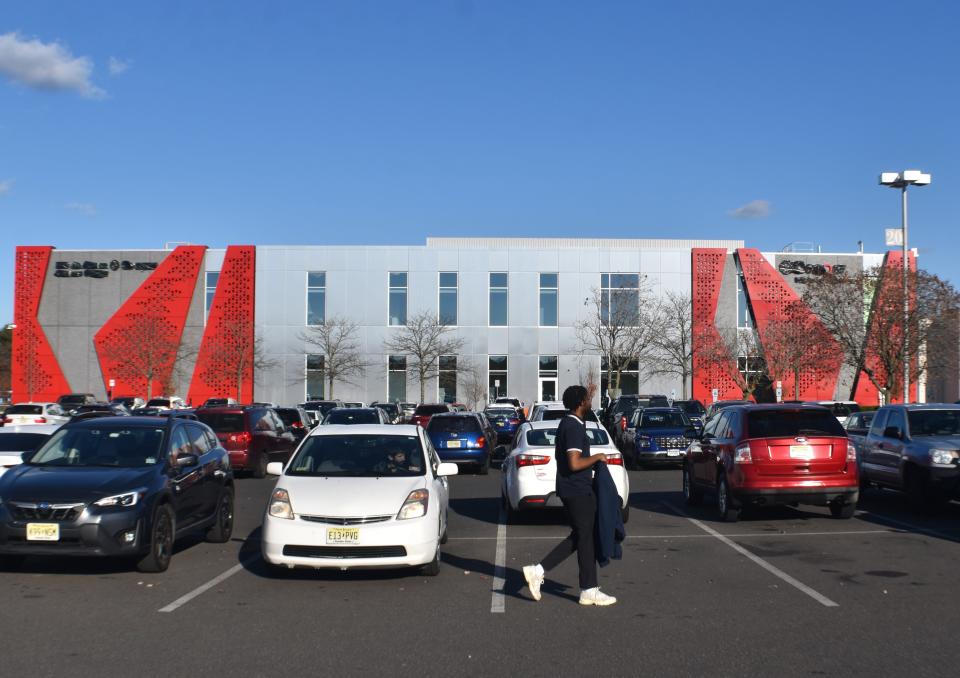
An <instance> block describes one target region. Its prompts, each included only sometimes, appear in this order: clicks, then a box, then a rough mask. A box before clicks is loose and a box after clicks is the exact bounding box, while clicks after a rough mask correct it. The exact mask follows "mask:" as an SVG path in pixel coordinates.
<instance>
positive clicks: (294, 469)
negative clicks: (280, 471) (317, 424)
mask: <svg viewBox="0 0 960 678" xmlns="http://www.w3.org/2000/svg"><path fill="white" fill-rule="evenodd" d="M424 472H425V464H424V458H423V450H421V448H420V440H419V438H418V437H417V436H384V435H343V436H317V435H314V436H310V437H308V438H307V439H306V440H305V441H304V442H303V444H302V445H301V446H300V451H299V452H297V455H296V456H295V457H294V458H293V461H291V462H290V465H289V467H288V468H287V470H286V471H285V474H286V475H289V476H337V477H350V478H363V477H375V476H382V475H387V476H422V475H423V474H424Z"/></svg>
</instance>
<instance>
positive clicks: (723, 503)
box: [717, 480, 727, 513]
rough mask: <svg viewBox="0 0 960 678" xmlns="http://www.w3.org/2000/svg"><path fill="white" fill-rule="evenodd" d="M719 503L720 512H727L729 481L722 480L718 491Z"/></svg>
mask: <svg viewBox="0 0 960 678" xmlns="http://www.w3.org/2000/svg"><path fill="white" fill-rule="evenodd" d="M717 503H718V504H719V505H720V513H726V512H727V483H726V482H724V481H723V480H721V481H720V491H719V492H717Z"/></svg>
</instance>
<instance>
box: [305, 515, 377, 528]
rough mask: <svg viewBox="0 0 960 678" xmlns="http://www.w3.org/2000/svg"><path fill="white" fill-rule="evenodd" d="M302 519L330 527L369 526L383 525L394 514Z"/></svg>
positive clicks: (308, 517) (309, 517)
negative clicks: (371, 524) (374, 524)
mask: <svg viewBox="0 0 960 678" xmlns="http://www.w3.org/2000/svg"><path fill="white" fill-rule="evenodd" d="M300 517H301V518H303V519H304V520H309V521H310V522H311V523H327V524H328V525H369V524H370V523H383V522H386V521H388V520H390V519H391V518H393V514H391V515H389V516H363V517H358V518H341V517H338V516H305V515H301V516H300Z"/></svg>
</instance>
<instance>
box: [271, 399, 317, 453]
mask: <svg viewBox="0 0 960 678" xmlns="http://www.w3.org/2000/svg"><path fill="white" fill-rule="evenodd" d="M276 412H277V416H278V417H280V421H282V422H283V423H284V424H285V425H286V427H287V428H288V429H290V432H291V433H292V434H293V437H294V439H295V440H296V442H297V443H298V444H299V442H300V441H301V440H303V439H304V438H306V437H307V433H309V432H310V429H312V428H313V424H311V423H310V422H311V421H312V420H311V418H310V415H309V414H307V411H306V410H305V409H303V408H302V407H278V408H277V410H276Z"/></svg>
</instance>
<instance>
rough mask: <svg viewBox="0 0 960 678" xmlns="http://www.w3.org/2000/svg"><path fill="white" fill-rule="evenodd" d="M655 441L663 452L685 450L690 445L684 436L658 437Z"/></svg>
mask: <svg viewBox="0 0 960 678" xmlns="http://www.w3.org/2000/svg"><path fill="white" fill-rule="evenodd" d="M654 440H655V441H656V443H657V447H658V448H659V449H661V450H685V449H687V447H689V445H690V442H689V441H688V440H687V439H686V438H684V437H683V436H657V437H656V438H654Z"/></svg>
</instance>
